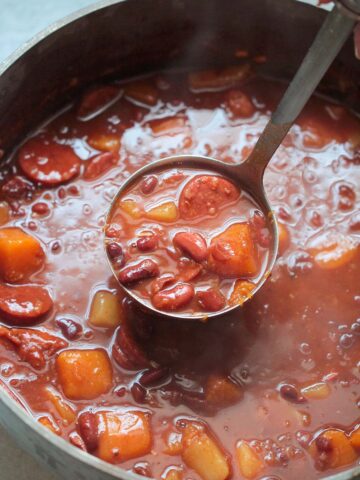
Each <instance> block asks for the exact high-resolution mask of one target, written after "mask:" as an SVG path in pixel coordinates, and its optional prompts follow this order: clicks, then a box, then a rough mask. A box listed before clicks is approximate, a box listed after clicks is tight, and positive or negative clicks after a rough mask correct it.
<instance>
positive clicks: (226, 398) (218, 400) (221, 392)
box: [205, 375, 242, 407]
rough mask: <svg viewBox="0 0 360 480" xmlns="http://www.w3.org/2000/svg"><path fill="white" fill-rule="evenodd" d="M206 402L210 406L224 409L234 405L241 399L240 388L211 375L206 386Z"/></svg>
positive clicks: (225, 379) (226, 380)
mask: <svg viewBox="0 0 360 480" xmlns="http://www.w3.org/2000/svg"><path fill="white" fill-rule="evenodd" d="M205 394H206V401H207V402H208V403H210V404H211V405H215V406H219V407H224V406H226V405H232V404H233V403H236V402H237V401H238V400H240V398H241V397H242V391H241V389H240V387H238V386H237V385H235V383H233V382H231V381H230V380H229V379H228V378H226V377H221V376H218V375H212V376H211V377H209V379H208V381H207V384H206V392H205Z"/></svg>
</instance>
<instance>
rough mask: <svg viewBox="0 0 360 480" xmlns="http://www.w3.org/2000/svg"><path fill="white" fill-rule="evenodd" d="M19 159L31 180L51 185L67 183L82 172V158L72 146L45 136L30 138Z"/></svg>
mask: <svg viewBox="0 0 360 480" xmlns="http://www.w3.org/2000/svg"><path fill="white" fill-rule="evenodd" d="M18 161H19V165H20V167H21V169H22V171H23V172H24V174H25V175H26V176H27V177H28V178H29V179H30V180H32V181H33V182H38V183H41V184H42V185H46V186H49V187H54V186H56V185H60V184H62V183H66V182H68V181H69V180H71V179H72V178H74V177H76V176H77V175H78V174H79V172H80V159H79V157H78V156H77V155H75V153H74V151H73V150H72V148H71V147H69V146H68V145H60V144H59V143H56V142H54V141H52V140H47V139H46V138H45V137H43V136H38V137H33V138H31V139H30V140H28V141H27V142H26V143H25V144H24V145H23V146H22V147H21V149H20V151H19V155H18Z"/></svg>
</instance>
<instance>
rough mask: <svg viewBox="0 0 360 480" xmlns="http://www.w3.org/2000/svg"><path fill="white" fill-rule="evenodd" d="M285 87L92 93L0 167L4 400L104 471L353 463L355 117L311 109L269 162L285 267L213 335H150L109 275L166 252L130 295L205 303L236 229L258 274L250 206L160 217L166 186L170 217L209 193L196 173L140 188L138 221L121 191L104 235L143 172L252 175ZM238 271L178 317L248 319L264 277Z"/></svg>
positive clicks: (149, 321) (357, 367) (302, 472)
mask: <svg viewBox="0 0 360 480" xmlns="http://www.w3.org/2000/svg"><path fill="white" fill-rule="evenodd" d="M283 88H284V87H283V85H282V84H280V83H277V82H275V81H270V80H267V79H263V78H261V77H259V76H257V75H256V74H255V73H254V71H253V67H252V65H250V64H249V63H243V64H240V65H237V66H235V67H229V68H224V69H223V70H218V71H207V72H195V73H189V74H185V73H184V74H183V73H166V74H156V75H153V76H150V77H146V78H143V79H137V80H131V81H128V82H114V83H112V84H108V85H96V86H94V87H93V88H91V89H89V90H88V91H86V92H85V93H84V94H83V96H82V97H81V98H79V99H78V100H77V101H76V102H75V103H74V104H72V105H69V106H68V107H67V108H66V109H64V110H62V111H61V112H60V113H59V114H58V115H57V116H56V117H53V118H52V119H51V120H49V121H48V122H47V123H45V124H44V125H42V126H39V127H38V129H37V130H36V131H34V133H33V134H32V135H31V138H29V139H27V140H26V141H24V143H23V144H22V145H20V147H19V148H18V150H17V151H16V152H15V153H14V154H13V155H12V156H9V158H8V159H7V160H6V161H5V162H4V164H3V167H2V170H1V174H0V175H1V183H0V196H1V198H0V223H1V228H0V279H1V283H0V318H1V324H0V383H1V386H2V387H3V390H4V391H5V392H7V393H9V394H10V395H11V396H12V398H14V399H16V400H17V401H18V402H19V403H20V405H21V406H22V407H23V408H24V409H26V411H27V412H28V413H29V415H32V416H33V417H34V421H36V422H39V423H40V424H41V425H43V426H44V428H48V429H50V430H51V431H52V432H54V434H55V435H59V436H62V437H64V438H65V439H68V441H69V442H71V443H72V444H73V445H75V446H77V447H78V448H80V449H83V450H86V451H88V452H90V453H91V454H94V455H97V456H98V457H100V458H101V459H103V460H105V461H107V462H111V463H113V464H117V465H119V467H121V468H124V469H128V470H132V471H133V472H136V473H139V474H141V475H145V476H151V477H154V478H162V479H165V480H181V479H188V478H192V479H200V480H225V479H227V478H238V479H260V478H262V479H265V478H267V479H270V478H271V479H283V480H285V479H294V478H306V479H308V480H310V479H315V478H319V477H320V476H324V475H326V474H327V473H332V472H337V471H339V470H343V469H346V468H350V467H351V466H354V465H355V464H356V463H357V462H359V458H360V417H359V408H360V385H359V382H360V363H359V345H360V313H359V312H360V290H359V285H360V269H359V260H360V250H359V239H360V215H359V205H360V194H359V189H358V186H359V181H360V122H359V119H358V118H356V116H355V115H353V114H351V113H350V112H349V111H347V110H346V109H345V108H343V107H342V106H341V105H338V104H334V103H332V102H331V101H329V100H325V99H320V98H316V97H315V98H313V99H312V100H311V101H310V103H309V105H308V106H307V107H306V109H305V111H304V112H303V114H302V115H301V116H300V117H299V119H298V121H297V123H296V125H295V126H294V127H293V129H292V130H291V132H290V133H289V135H288V136H287V137H286V139H285V142H284V144H283V145H282V147H281V148H280V150H279V151H278V153H277V154H276V155H275V156H274V158H273V159H272V161H271V163H270V165H269V167H268V169H267V171H266V174H265V187H266V190H267V193H268V195H269V198H270V200H271V203H272V206H273V209H274V212H275V214H276V216H277V219H278V222H279V225H280V252H279V257H278V259H277V263H276V266H275V269H274V271H273V274H272V276H271V278H270V279H269V280H268V281H267V282H266V284H265V286H264V287H263V288H262V290H261V291H260V292H259V293H258V294H257V295H256V296H255V297H254V298H253V299H252V300H251V301H249V302H246V303H245V304H244V306H243V307H242V308H241V309H238V310H237V311H236V312H235V313H233V314H231V315H228V316H224V317H221V318H220V319H217V320H214V321H211V320H209V321H208V322H206V323H203V322H190V323H189V322H184V321H181V320H180V321H179V320H177V319H176V318H173V319H167V320H164V319H155V318H153V316H152V315H147V314H145V313H144V312H142V311H141V310H139V309H138V308H137V306H136V305H135V304H134V302H133V301H131V300H130V299H128V298H126V297H124V295H123V294H122V293H121V292H122V290H121V288H120V287H119V285H118V283H117V280H116V279H115V278H114V277H113V275H112V272H111V269H110V266H109V264H108V262H107V255H109V256H110V257H111V258H112V262H113V264H114V265H115V267H116V269H118V270H119V271H120V272H126V268H127V267H129V265H131V263H128V262H129V255H130V254H131V255H132V257H131V262H134V263H136V262H138V261H149V260H153V259H152V258H151V256H150V254H151V255H154V254H155V253H154V252H156V251H157V250H156V249H160V248H161V252H162V253H161V262H160V261H159V265H157V268H158V269H159V275H160V276H158V277H157V278H156V280H154V279H152V280H145V281H144V283H142V282H143V281H140V282H139V283H138V284H136V286H134V287H133V288H136V289H137V290H136V291H137V293H138V294H139V295H140V294H143V293H142V292H143V286H144V285H145V286H147V282H149V283H150V284H151V288H150V290H149V291H150V292H151V289H152V291H153V292H156V293H155V294H154V296H153V297H152V301H153V302H154V301H155V302H156V304H157V305H158V306H159V308H164V306H165V308H166V305H165V304H166V302H165V303H164V297H161V292H163V291H164V290H165V291H168V289H171V288H173V287H174V284H173V276H179V275H183V277H182V281H183V283H184V284H185V285H190V290H191V289H194V290H199V291H204V292H205V293H206V292H208V291H209V289H210V288H214V285H217V282H218V281H219V278H220V276H221V275H219V274H223V273H224V271H223V269H225V273H226V269H227V268H228V266H227V264H226V262H221V261H220V262H219V263H218V264H216V269H215V273H214V272H212V271H209V272H204V273H201V275H200V273H197V272H198V270H199V265H200V267H201V268H202V265H201V262H202V261H203V260H202V258H203V245H204V241H205V243H207V245H208V246H209V242H210V243H211V238H212V237H216V236H217V235H219V236H220V238H221V236H222V235H224V232H227V233H228V232H229V230H231V229H235V231H234V235H235V238H239V237H238V236H239V235H241V234H242V233H241V231H242V229H243V228H245V227H244V225H247V226H248V225H250V223H251V222H252V225H254V224H255V226H256V225H258V226H259V225H260V229H259V231H258V233H259V234H261V233H263V234H264V238H263V237H262V236H261V235H259V237H257V240H256V241H255V245H256V248H258V249H259V255H260V257H259V258H260V260H261V255H263V254H266V231H262V229H263V228H265V230H266V227H264V225H263V218H262V217H261V214H260V215H259V214H258V213H256V205H250V204H249V203H247V202H249V199H246V198H244V197H241V196H240V197H236V195H235V196H234V197H231V198H232V199H233V200H232V201H234V202H235V204H236V202H240V204H242V203H241V202H244V203H243V204H242V206H244V205H245V206H246V207H250V210H251V211H252V213H251V215H250V216H249V217H246V215H245V216H244V215H243V213H241V215H240V217H237V215H239V213H236V212H235V213H231V212H229V211H228V210H227V208H228V207H226V206H224V208H221V209H220V210H219V211H218V212H217V213H216V214H215V213H214V215H215V216H214V217H212V216H211V214H210V216H209V218H208V217H207V216H206V215H205V213H206V212H204V211H203V210H202V208H203V203H202V201H200V203H199V205H198V206H197V210H196V209H195V210H194V209H192V208H191V205H190V206H189V205H188V206H187V207H186V210H185V211H186V214H185V217H184V219H180V218H177V217H176V220H174V219H175V217H171V215H173V212H174V210H176V209H175V208H174V206H172V205H168V206H167V208H163V207H164V205H163V204H162V203H161V202H162V200H161V202H160V196H162V195H163V193H161V188H162V187H161V183H162V182H165V181H166V182H170V183H169V186H166V187H164V188H165V193H164V199H165V197H166V199H165V200H166V202H170V203H171V202H175V200H174V198H175V196H177V195H179V193H181V191H182V192H183V191H184V188H189V186H191V188H195V189H201V188H203V187H202V186H201V185H202V184H199V183H196V182H199V176H198V174H197V172H193V171H192V172H190V171H183V172H163V173H162V174H161V175H162V177H161V178H153V177H151V176H150V177H147V178H144V179H143V181H142V183H141V184H139V185H135V186H134V188H135V189H136V188H139V189H141V191H142V194H141V195H142V197H141V198H142V199H143V203H141V202H140V205H137V204H135V203H133V198H132V197H131V195H133V192H130V191H129V192H128V196H129V198H127V199H124V201H125V200H127V202H126V205H125V214H124V215H123V217H122V219H123V220H122V221H123V222H124V223H123V224H121V223H116V222H114V223H113V224H109V225H108V226H106V225H105V218H106V212H107V210H108V208H109V205H110V203H111V200H112V199H113V197H114V195H115V194H116V192H117V190H118V188H119V186H120V185H121V184H122V182H123V181H124V180H125V179H126V178H127V177H128V176H129V175H130V174H131V173H132V172H134V171H136V170H137V169H138V168H139V167H141V166H142V165H145V164H147V163H149V162H151V161H152V160H155V159H158V158H161V157H165V156H169V155H174V154H177V153H183V154H191V153H194V154H200V155H208V156H213V157H215V158H218V159H220V160H224V161H227V162H237V161H239V160H241V159H245V158H246V157H247V156H248V154H249V152H250V151H251V148H252V147H253V145H254V143H255V142H256V139H257V137H258V135H259V133H260V132H261V131H262V129H263V127H264V125H265V124H266V121H267V119H268V117H269V113H270V111H271V110H272V109H273V108H274V106H275V105H276V103H277V101H278V100H279V98H280V96H281V94H282V92H283ZM206 175H208V176H207V177H206V178H210V177H211V176H212V173H211V172H210V173H209V172H208V173H206ZM184 177H185V179H184ZM200 180H201V176H200ZM219 181H220V180H219ZM172 182H173V183H172ZM177 182H178V183H177ZM187 182H188V183H187ZM194 182H195V183H194ZM207 182H208V180H206V181H205V185H206V183H207ZM186 185H187V187H186ZM181 189H182V190H181ZM130 194H131V195H130ZM168 197H169V198H168ZM161 198H162V197H161ZM176 198H177V200H176V201H178V199H179V198H180V197H178V196H177V197H176ZM195 198H196V201H198V197H197V196H196V197H195ZM239 198H240V200H239ZM165 200H164V201H165ZM147 202H149V204H148V203H147ZM152 202H153V203H154V204H153V205H152ZM159 202H160V205H162V207H161V208H159V205H158V204H159ZM230 203H231V202H230ZM229 205H230V204H229ZM148 206H149V209H148ZM175 206H176V208H180V207H179V204H178V203H177V204H176V205H175ZM123 208H124V205H123ZM229 208H230V207H229ZM142 209H144V211H145V212H147V213H146V215H147V217H146V220H145V219H144V218H145V217H144V214H143V210H142ZM149 212H150V218H149ZM194 212H195V213H194ZM196 212H198V213H199V214H200V215H201V216H200V217H199V218H197V219H196V220H193V215H195V214H196ZM229 213H231V215H234V217H233V218H234V221H233V220H231V222H230V223H231V224H232V225H231V226H229V227H227V226H224V225H223V224H222V222H224V217H223V215H225V214H226V215H228V214H229ZM164 218H165V220H164ZM169 218H171V221H168V220H169ZM178 221H179V223H176V222H178ZM194 225H196V228H195V227H194V230H192V228H193V226H194ZM190 226H191V228H190ZM246 228H248V227H246ZM171 229H172V230H171ZM217 229H219V231H218V230H217ZM150 230H151V234H148V231H149V233H150ZM170 230H171V235H170V237H171V238H173V237H172V235H173V234H175V233H179V234H180V235H179V236H177V237H176V238H177V240H175V242H174V243H175V245H174V244H171V243H172V242H170V240H166V241H164V242H163V243H161V242H162V240H160V238H159V239H158V238H157V236H156V235H157V234H158V232H161V231H163V232H165V234H166V235H168V232H169V231H170ZM175 230H176V231H175ZM105 233H106V237H107V252H106V251H105V248H104V235H105ZM188 233H191V234H192V235H193V237H192V238H193V240H194V235H195V237H196V241H194V242H190V244H189V235H188ZM227 233H225V234H227ZM210 237H211V238H210ZM174 238H175V236H174ZM261 241H264V242H265V243H264V244H263V245H261ZM259 242H260V244H259ZM133 244H134V245H133ZM189 245H190V247H189ZM259 245H260V246H259ZM129 249H131V252H130V250H129ZM129 252H130V253H129ZM260 263H261V262H260ZM149 265H150V264H148V267H149ZM235 267H236V268H235V269H234V271H233V272H232V275H230V276H231V278H229V279H225V280H227V281H228V282H229V283H227V284H226V285H228V286H227V287H226V288H225V286H224V290H222V291H221V292H222V296H220V294H219V291H216V292H217V294H216V295H215V296H210V297H209V295H208V294H206V295H203V296H201V295H200V297H199V298H197V299H196V300H195V296H194V298H193V300H192V301H191V302H189V303H188V306H187V307H186V308H189V309H190V310H191V311H196V309H205V310H211V309H212V308H222V305H223V302H224V301H229V300H228V298H230V301H232V302H235V303H241V302H242V299H243V298H245V297H246V296H248V295H250V294H251V288H252V285H253V283H252V282H253V275H256V272H257V270H256V268H257V267H256V268H255V267H254V268H253V267H251V268H249V269H247V270H246V273H245V275H244V276H243V273H244V272H243V271H242V270H241V272H239V271H238V269H237V265H235ZM151 268H153V265H152V266H151ZM151 268H150V270H151ZM259 268H260V267H259ZM124 269H125V270H124ZM239 273H241V275H239ZM198 274H199V275H200V276H199V277H197V275H198ZM123 275H124V276H125V278H127V279H129V278H130V279H131V275H129V272H128V271H127V273H126V275H127V277H126V275H125V274H124V273H123ZM132 275H133V278H135V277H136V275H137V273H136V272H133V273H132ZM202 275H204V277H202ZM238 276H239V277H241V278H240V281H239V280H238ZM221 278H223V276H221ZM204 279H205V280H206V279H208V280H207V283H206V282H205V283H204ZM225 283H226V282H225ZM224 285H225V284H224ZM182 288H183V287H182ZM186 288H187V289H188V291H190V290H189V287H186ZM221 288H222V287H221ZM226 289H227V290H226ZM183 291H185V290H183ZM159 292H160V293H159ZM191 293H192V290H191ZM227 295H230V297H227V298H225V297H226V296H227ZM222 297H224V298H225V300H224V298H222ZM155 298H156V300H154V299H155ZM174 298H175V297H174ZM209 298H211V301H210V300H209ZM177 306H178V307H179V308H181V305H180V306H179V305H178V304H177ZM183 308H185V307H184V306H183Z"/></svg>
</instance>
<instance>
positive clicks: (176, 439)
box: [164, 432, 183, 455]
mask: <svg viewBox="0 0 360 480" xmlns="http://www.w3.org/2000/svg"><path fill="white" fill-rule="evenodd" d="M181 440H182V435H181V433H178V432H170V433H169V434H168V435H167V436H166V438H165V443H166V447H165V448H164V453H166V455H180V454H181V451H182V448H183V447H182V442H181Z"/></svg>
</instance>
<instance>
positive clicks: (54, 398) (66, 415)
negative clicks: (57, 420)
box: [45, 387, 76, 425]
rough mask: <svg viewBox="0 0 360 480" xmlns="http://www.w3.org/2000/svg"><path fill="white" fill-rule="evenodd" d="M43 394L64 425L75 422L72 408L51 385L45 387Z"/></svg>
mask: <svg viewBox="0 0 360 480" xmlns="http://www.w3.org/2000/svg"><path fill="white" fill-rule="evenodd" d="M45 395H46V397H47V399H48V400H49V401H50V402H51V403H52V405H53V406H54V408H55V410H56V411H57V413H58V414H59V415H60V417H61V418H62V419H63V421H64V424H65V425H69V424H70V423H73V422H75V419H76V415H75V411H74V409H73V408H72V407H71V405H69V403H68V402H66V400H64V399H63V398H62V396H61V395H60V393H59V392H58V391H56V390H55V389H54V388H52V387H46V388H45Z"/></svg>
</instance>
